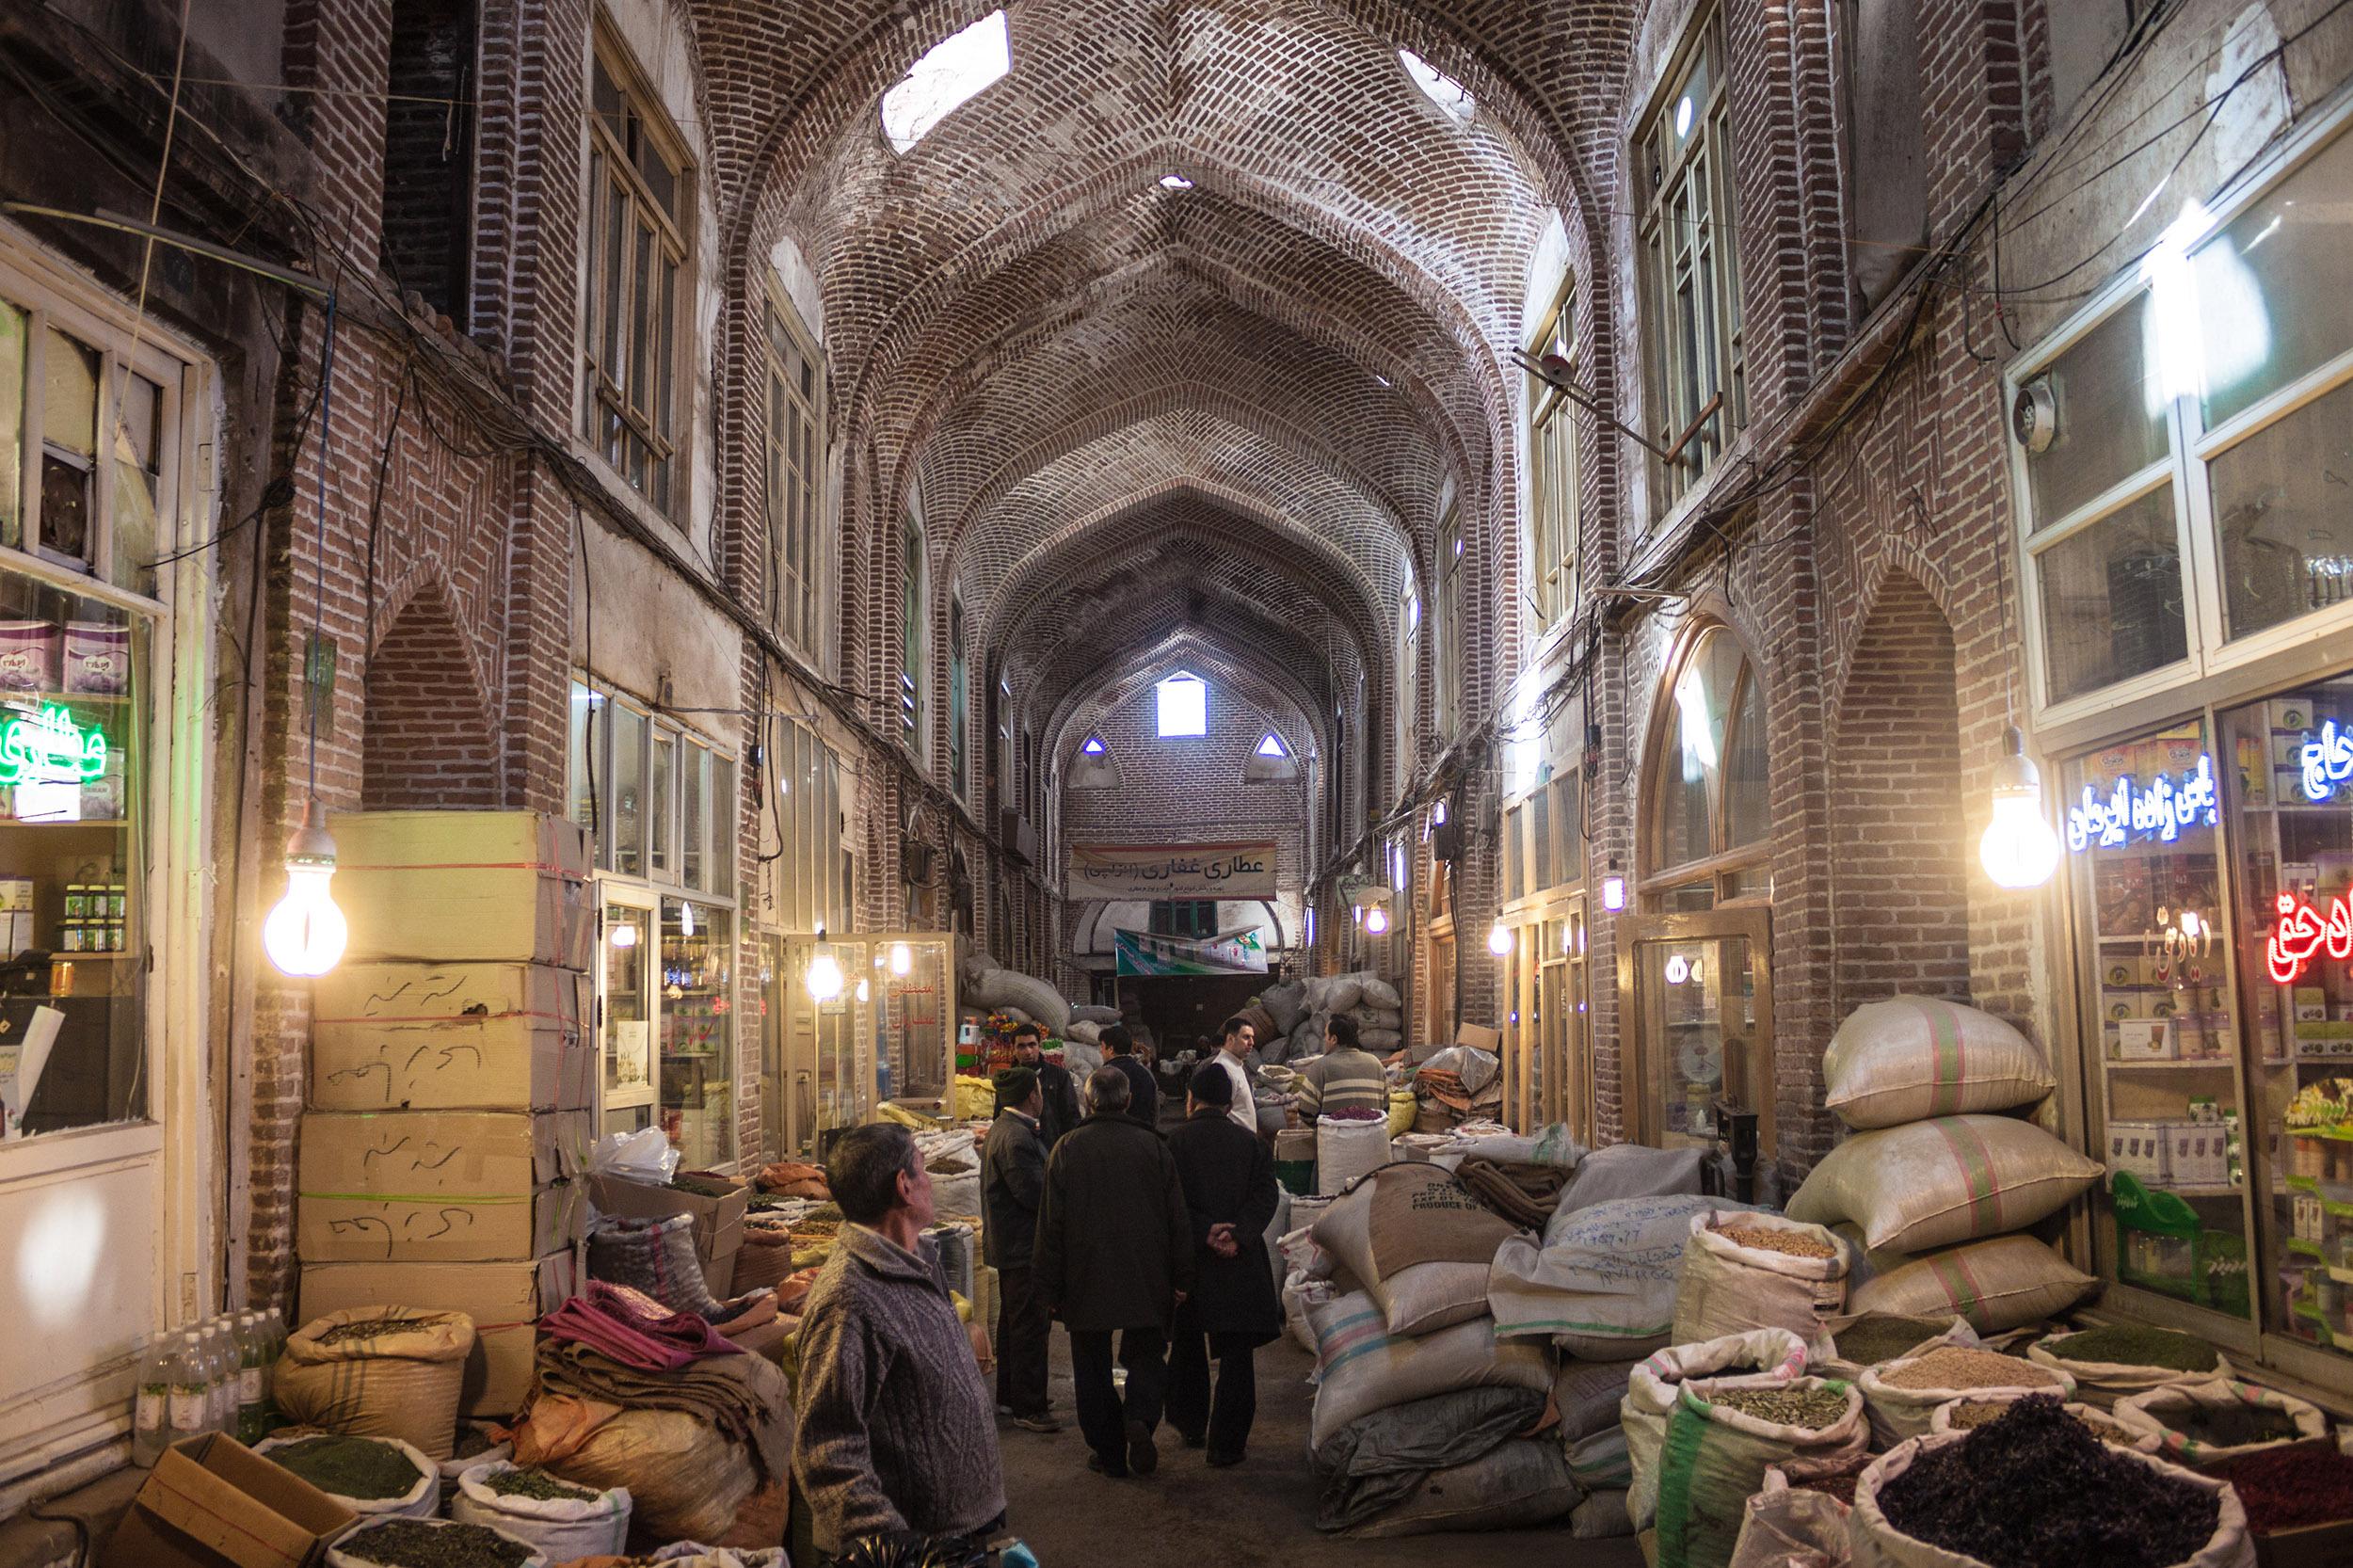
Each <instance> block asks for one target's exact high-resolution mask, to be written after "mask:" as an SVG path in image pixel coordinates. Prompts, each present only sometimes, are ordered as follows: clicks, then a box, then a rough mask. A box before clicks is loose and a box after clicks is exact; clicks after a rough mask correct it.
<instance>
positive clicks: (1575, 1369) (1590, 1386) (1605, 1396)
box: [1552, 1356, 1641, 1484]
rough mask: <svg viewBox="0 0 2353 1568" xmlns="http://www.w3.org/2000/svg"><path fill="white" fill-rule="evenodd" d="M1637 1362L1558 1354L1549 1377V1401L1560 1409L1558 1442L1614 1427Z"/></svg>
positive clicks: (1638, 1365) (1638, 1364) (1573, 1440)
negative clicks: (1557, 1363)
mask: <svg viewBox="0 0 2353 1568" xmlns="http://www.w3.org/2000/svg"><path fill="white" fill-rule="evenodd" d="M1640 1366H1641V1362H1639V1361H1579V1360H1577V1357H1575V1356H1562V1357H1561V1369H1560V1370H1559V1371H1558V1372H1555V1373H1554V1374H1553V1378H1552V1402H1553V1405H1554V1407H1555V1408H1556V1409H1558V1410H1559V1411H1560V1412H1561V1439H1562V1441H1564V1442H1569V1443H1574V1442H1576V1441H1577V1439H1579V1438H1581V1437H1589V1436H1591V1435H1593V1433H1594V1432H1601V1431H1604V1430H1605V1429H1609V1428H1614V1427H1616V1426H1617V1424H1618V1406H1619V1404H1620V1403H1621V1402H1623V1401H1624V1400H1625V1390H1626V1383H1627V1380H1628V1379H1629V1378H1631V1377H1632V1376H1633V1375H1634V1368H1637V1367H1640ZM1621 1484H1623V1483H1621Z"/></svg>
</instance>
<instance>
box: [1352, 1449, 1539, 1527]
mask: <svg viewBox="0 0 2353 1568" xmlns="http://www.w3.org/2000/svg"><path fill="white" fill-rule="evenodd" d="M1583 1497H1584V1493H1582V1492H1581V1491H1579V1490H1578V1489H1577V1482H1576V1481H1574V1480H1571V1479H1570V1478H1569V1464H1568V1460H1567V1458H1566V1457H1565V1456H1564V1455H1563V1454H1562V1453H1561V1445H1560V1444H1558V1443H1556V1442H1553V1441H1552V1440H1551V1439H1549V1438H1545V1437H1515V1438H1513V1439H1512V1440H1511V1441H1509V1442H1507V1443H1503V1444H1500V1445H1498V1446H1497V1447H1496V1448H1490V1449H1489V1450H1488V1451H1487V1452H1486V1453H1484V1454H1481V1456H1480V1457H1479V1458H1477V1459H1474V1460H1472V1461H1471V1462H1470V1463H1469V1464H1456V1465H1452V1466H1450V1467H1449V1468H1447V1469H1444V1470H1433V1471H1431V1472H1430V1473H1429V1474H1428V1475H1425V1476H1424V1477H1422V1480H1421V1484H1420V1485H1419V1486H1417V1487H1416V1488H1415V1489H1414V1493H1413V1495H1412V1496H1409V1497H1407V1498H1406V1499H1405V1500H1404V1501H1403V1502H1401V1503H1399V1504H1398V1505H1397V1506H1396V1507H1394V1508H1392V1509H1389V1510H1388V1511H1386V1512H1383V1513H1381V1514H1378V1515H1376V1516H1375V1517H1374V1518H1372V1519H1371V1520H1369V1521H1368V1522H1366V1523H1364V1524H1361V1525H1358V1526H1356V1527H1355V1528H1353V1529H1351V1530H1350V1531H1349V1532H1348V1533H1349V1534H1350V1535H1351V1536H1353V1537H1355V1538H1357V1539H1359V1540H1378V1539H1382V1538H1384V1537H1389V1536H1400V1535H1431V1534H1435V1533H1437V1532H1439V1531H1444V1530H1515V1529H1532V1528H1535V1527H1536V1526H1538V1525H1546V1524H1550V1523H1551V1522H1552V1521H1553V1520H1555V1519H1558V1518H1560V1517H1561V1515H1562V1514H1565V1513H1567V1512H1569V1511H1570V1510H1572V1509H1574V1508H1576V1507H1577V1503H1578V1502H1579V1501H1581V1500H1582V1499H1583Z"/></svg>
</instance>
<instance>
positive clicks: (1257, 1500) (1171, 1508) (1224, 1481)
mask: <svg viewBox="0 0 2353 1568" xmlns="http://www.w3.org/2000/svg"><path fill="white" fill-rule="evenodd" d="M1069 1343H1070V1342H1069V1341H1068V1340H1067V1339H1066V1338H1064V1336H1063V1334H1062V1332H1061V1330H1060V1329H1057V1330H1056V1331H1055V1333H1054V1350H1053V1370H1052V1374H1051V1376H1052V1383H1051V1385H1050V1394H1051V1398H1052V1400H1053V1404H1054V1414H1055V1415H1056V1416H1059V1417H1060V1418H1061V1419H1062V1421H1063V1423H1064V1428H1063V1431H1062V1432H1060V1433H1058V1434H1056V1435H1053V1436H1047V1435H1044V1434H1041V1433H1037V1432H1023V1431H1021V1430H1020V1429H1019V1428H1017V1427H1009V1426H1007V1427H1000V1429H999V1430H1000V1446H1001V1448H1002V1449H1003V1453H1004V1463H1005V1495H1006V1498H1007V1516H1008V1522H1009V1523H1010V1524H1011V1526H1012V1528H1013V1529H1014V1530H1015V1532H1016V1534H1018V1535H1019V1536H1020V1537H1021V1538H1022V1539H1023V1540H1025V1541H1027V1542H1028V1543H1029V1544H1030V1547H1031V1549H1032V1551H1034V1552H1036V1553H1037V1558H1038V1561H1039V1563H1040V1564H1041V1565H1042V1568H1095V1565H1096V1564H1104V1563H1117V1564H1119V1565H1120V1568H1385V1565H1387V1564H1398V1565H1400V1568H1403V1565H1408V1564H1410V1565H1411V1568H1457V1565H1460V1568H1489V1565H1492V1564H1494V1563H1496V1562H1498V1561H1506V1560H1509V1559H1510V1555H1511V1554H1513V1553H1514V1552H1516V1551H1529V1552H1531V1553H1537V1554H1542V1559H1541V1560H1561V1558H1563V1557H1564V1556H1566V1555H1568V1554H1572V1553H1573V1554H1574V1555H1575V1557H1576V1560H1577V1564H1578V1568H1640V1565H1641V1551H1640V1550H1638V1549H1637V1548H1636V1546H1635V1544H1634V1543H1633V1542H1632V1541H1630V1540H1627V1541H1577V1540H1574V1539H1572V1538H1571V1536H1570V1535H1569V1532H1568V1526H1567V1522H1566V1521H1563V1522H1562V1523H1561V1526H1560V1528H1556V1529H1547V1530H1522V1531H1513V1532H1512V1533H1509V1534H1502V1533H1497V1534H1492V1535H1478V1534H1467V1535H1419V1536H1407V1537H1404V1538H1402V1539H1400V1540H1394V1541H1352V1540H1349V1539H1348V1538H1346V1537H1344V1536H1337V1535H1325V1534H1322V1533H1321V1532H1320V1531H1318V1530H1317V1528H1315V1512H1316V1496H1317V1494H1318V1492H1319V1490H1320V1488H1319V1486H1318V1483H1317V1480H1316V1477H1315V1473H1314V1471H1313V1470H1312V1469H1311V1468H1310V1467H1309V1465H1308V1463H1307V1411H1308V1406H1309V1404H1310V1403H1311V1402H1312V1400H1313V1398H1314V1392H1315V1391H1314V1390H1313V1389H1312V1388H1310V1387H1308V1385H1307V1382H1306V1378H1307V1373H1308V1371H1309V1370H1310V1369H1311V1368H1313V1366H1314V1361H1313V1358H1311V1357H1309V1356H1308V1355H1307V1354H1306V1353H1305V1352H1302V1351H1301V1350H1299V1349H1298V1348H1297V1347H1295V1346H1293V1345H1292V1344H1291V1343H1290V1342H1289V1340H1283V1341H1280V1342H1278V1343H1275V1344H1273V1345H1269V1346H1268V1347H1266V1348H1265V1349H1264V1350H1262V1351H1260V1352H1258V1421H1257V1428H1256V1429H1255V1430H1254V1431H1253V1432H1252V1433H1251V1438H1250V1458H1249V1459H1248V1461H1247V1462H1245V1463H1244V1464H1240V1465H1238V1466H1236V1467H1235V1468H1233V1469H1230V1470H1212V1469H1210V1468H1209V1467H1208V1466H1207V1465H1206V1464H1203V1463H1202V1456H1201V1454H1200V1452H1199V1451H1198V1450H1197V1449H1189V1448H1181V1447H1179V1446H1178V1444H1177V1439H1176V1437H1175V1435H1174V1434H1172V1433H1171V1432H1168V1430H1167V1429H1166V1428H1165V1427H1163V1428H1162V1429H1161V1431H1160V1472H1159V1473H1158V1474H1157V1475H1155V1476H1153V1477H1152V1478H1151V1479H1149V1480H1105V1479H1104V1478H1102V1477H1101V1476H1098V1475H1096V1474H1095V1473H1094V1472H1093V1471H1091V1470H1089V1469H1088V1468H1087V1467H1086V1445H1085V1444H1084V1442H1082V1441H1081V1440H1080V1436H1079V1428H1078V1420H1077V1416H1076V1414H1075V1412H1076V1408H1077V1407H1076V1405H1075V1403H1074V1402H1073V1400H1072V1397H1071V1386H1070V1355H1069ZM1530 1560H1537V1559H1534V1558H1531V1559H1530Z"/></svg>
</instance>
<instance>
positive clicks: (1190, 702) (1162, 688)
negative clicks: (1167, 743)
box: [1155, 671, 1209, 740]
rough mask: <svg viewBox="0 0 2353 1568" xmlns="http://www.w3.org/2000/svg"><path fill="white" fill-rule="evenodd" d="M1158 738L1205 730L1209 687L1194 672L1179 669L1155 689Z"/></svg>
mask: <svg viewBox="0 0 2353 1568" xmlns="http://www.w3.org/2000/svg"><path fill="white" fill-rule="evenodd" d="M1155 690H1156V693H1157V696H1158V697H1159V701H1160V712H1159V717H1160V738H1161V739H1162V740H1176V739H1179V738H1181V737H1184V736H1188V735H1207V734H1208V733H1209V684H1208V682H1206V681H1204V680H1202V679H1201V678H1200V677H1199V676H1197V675H1188V674H1186V673H1184V672H1183V671H1179V672H1177V674H1175V675H1172V676H1170V677H1169V678H1168V679H1167V680H1163V681H1161V682H1160V685H1159V686H1158V687H1157V688H1156V689H1155Z"/></svg>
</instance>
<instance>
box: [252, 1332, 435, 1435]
mask: <svg viewBox="0 0 2353 1568" xmlns="http://www.w3.org/2000/svg"><path fill="white" fill-rule="evenodd" d="M473 1342H474V1328H473V1320H472V1319H471V1318H469V1317H467V1316H466V1315H465V1314H464V1313H462V1312H429V1311H424V1310H420V1309H417V1308H413V1307H401V1306H353V1307H346V1308H344V1310H343V1311H341V1312H330V1313H328V1314H327V1316H325V1317H323V1318H319V1319H317V1320H313V1321H312V1322H308V1323H305V1324H304V1325H303V1326H302V1327H301V1328H300V1329H299V1330H298V1331H296V1333H294V1334H292V1335H290V1336H287V1339H286V1350H285V1353H284V1354H283V1355H281V1356H280V1358H279V1361H278V1368H277V1370H276V1373H275V1374H274V1377H273V1379H272V1382H271V1391H272V1396H273V1397H274V1398H275V1399H276V1400H277V1401H278V1408H279V1409H280V1411H281V1412H282V1413H283V1414H284V1415H285V1416H286V1418H287V1419H288V1420H290V1421H294V1422H296V1423H298V1424H300V1425H303V1426H312V1427H321V1428H324V1429H325V1430H327V1431H328V1432H344V1433H346V1434H348V1435H352V1436H358V1437H391V1438H396V1439H398V1440H399V1441H401V1442H403V1443H406V1444H408V1445H409V1446H410V1447H412V1448H418V1449H421V1450H422V1451H423V1452H424V1454H425V1456H426V1457H428V1458H430V1459H436V1460H440V1459H447V1458H448V1457H449V1450H450V1445H451V1443H452V1441H453V1440H454V1439H455V1438H456V1432H457V1399H458V1395H459V1393H460V1392H461V1391H462V1387H463V1384H464V1383H465V1379H466V1357H467V1356H468V1355H469V1354H470V1353H471V1352H472V1350H473Z"/></svg>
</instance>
